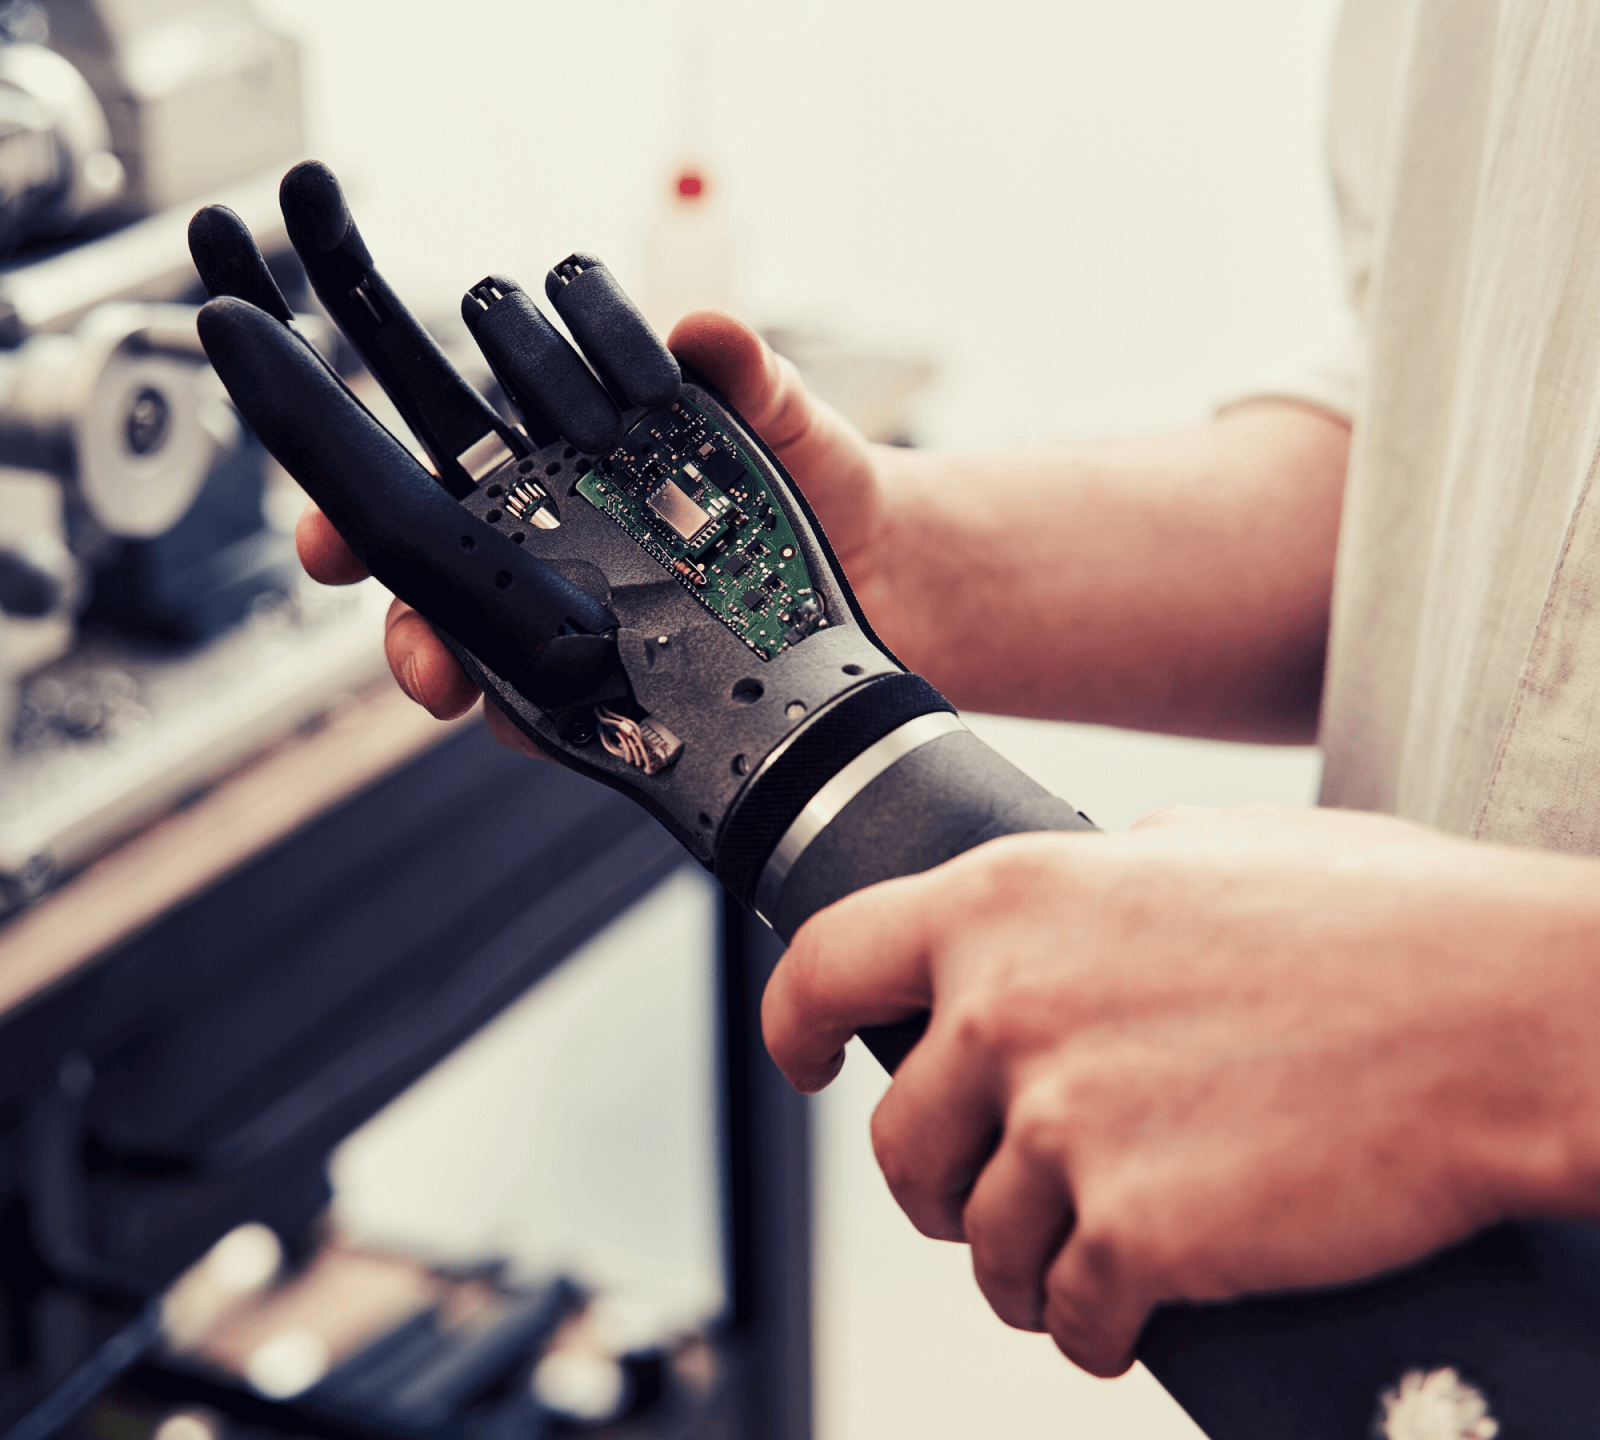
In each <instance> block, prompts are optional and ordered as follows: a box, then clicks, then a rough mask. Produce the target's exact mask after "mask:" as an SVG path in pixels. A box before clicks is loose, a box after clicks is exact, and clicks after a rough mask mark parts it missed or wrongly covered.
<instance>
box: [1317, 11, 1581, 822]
mask: <svg viewBox="0 0 1600 1440" xmlns="http://www.w3.org/2000/svg"><path fill="white" fill-rule="evenodd" d="M1329 148H1330V156H1331V163H1332V168H1333V175H1334V184H1335V189H1336V192H1337V196H1338V201H1339V208H1340V217H1341V224H1342V229H1343V240H1344V251H1345V259H1346V267H1347V274H1348V279H1349V289H1350V295H1351V299H1352V303H1353V305H1354V308H1355V311H1356V314H1357V318H1358V339H1357V341H1356V343H1355V345H1354V347H1353V356H1354V359H1353V363H1352V364H1351V365H1349V366H1348V367H1347V368H1344V369H1341V367H1340V366H1339V365H1338V364H1334V365H1332V366H1330V367H1327V371H1326V373H1324V374H1323V375H1321V376H1320V377H1319V378H1318V379H1317V381H1316V383H1315V385H1314V386H1312V387H1308V389H1307V392H1306V393H1307V396H1308V398H1312V399H1316V400H1318V401H1319V403H1324V404H1328V405H1330V406H1333V407H1335V408H1338V407H1339V406H1340V403H1341V399H1340V394H1339V391H1340V387H1341V385H1343V386H1344V389H1345V394H1344V396H1343V400H1344V402H1345V403H1347V404H1348V405H1349V407H1350V411H1351V413H1352V415H1353V418H1354V422H1355V424H1354V433H1353V448H1352V456H1351V467H1350V476H1349V481H1348V485H1347V490H1346V498H1345V509H1344V521H1343V526H1342V529H1341V534H1340V542H1339V560H1338V571H1337V581H1336V585H1335V593H1334V607H1333V628H1332V633H1331V637H1330V650H1329V658H1328V674H1327V685H1326V689H1325V692H1324V698H1323V717H1322V744H1323V747H1324V750H1325V752H1326V755H1327V765H1326V771H1325V779H1324V784H1323V797H1322V798H1323V801H1324V803H1325V804H1330V805H1343V806H1352V807H1358V808H1362V809H1374V810H1387V811H1392V812H1395V813H1398V814H1401V815H1406V816H1410V817H1412V818H1414V819H1418V820H1422V821H1424V822H1426V823H1429V824H1432V825H1436V826H1439V827H1441V828H1443V829H1446V830H1451V831H1455V832H1458V833H1462V834H1469V835H1477V836H1481V837H1484V838H1489V839H1497V840H1506V841H1512V842H1520V843H1528V844H1535V845H1541V846H1547V847H1552V848H1558V849H1564V850H1577V851H1585V852H1600V493H1597V491H1596V487H1595V485H1594V471H1595V466H1596V457H1597V453H1600V4H1595V3H1593V0H1545V3H1535V0H1347V5H1346V9H1345V13H1344V16H1343V19H1342V21H1341V25H1340V31H1339V36H1338V41H1337V45H1336V51H1335V58H1334V69H1333V91H1332V113H1331V119H1330V130H1329Z"/></svg>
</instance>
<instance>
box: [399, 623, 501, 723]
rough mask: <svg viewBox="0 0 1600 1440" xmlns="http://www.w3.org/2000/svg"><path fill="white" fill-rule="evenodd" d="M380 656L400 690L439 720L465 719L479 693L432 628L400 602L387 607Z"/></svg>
mask: <svg viewBox="0 0 1600 1440" xmlns="http://www.w3.org/2000/svg"><path fill="white" fill-rule="evenodd" d="M383 652H384V654H385V656H387V658H388V661H389V669H390V671H391V672H392V673H393V675H394V678H395V681H396V683H397V684H398V685H399V686H400V688H401V689H402V690H404V691H405V692H406V694H407V695H409V696H410V697H411V698H412V699H413V700H415V701H416V702H417V704H419V705H420V706H422V708H423V709H424V710H426V711H427V712H428V713H429V714H430V715H433V716H435V717H436V718H438V719H440V720H454V719H455V718H456V716H458V715H465V714H466V713H467V711H468V710H470V709H471V708H472V707H473V705H474V703H476V701H477V699H478V696H479V695H480V694H481V693H482V692H481V691H480V690H479V689H478V687H477V686H476V685H474V684H473V683H472V681H471V680H470V679H469V678H468V677H467V672H466V671H465V670H463V669H462V668H461V666H460V665H458V664H457V663H456V657H455V656H454V655H452V654H451V653H450V652H449V651H448V650H447V649H446V648H445V646H444V642H443V641H441V640H440V639H439V637H438V636H437V635H436V634H434V631H433V627H432V626H431V625H429V624H428V622H427V621H426V620H424V619H423V618H422V616H420V615H419V614H417V612H416V611H415V610H413V609H412V608H411V607H410V606H409V605H407V604H405V603H404V602H403V601H400V600H396V601H394V603H393V604H391V605H390V606H389V614H388V617H387V618H386V619H385V621H384V632H383Z"/></svg>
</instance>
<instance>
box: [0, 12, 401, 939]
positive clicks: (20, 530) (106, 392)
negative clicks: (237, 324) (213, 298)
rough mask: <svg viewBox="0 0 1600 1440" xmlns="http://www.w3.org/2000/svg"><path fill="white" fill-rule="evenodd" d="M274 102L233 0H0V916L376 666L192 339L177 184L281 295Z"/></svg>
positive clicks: (265, 59) (291, 94) (281, 70)
mask: <svg viewBox="0 0 1600 1440" xmlns="http://www.w3.org/2000/svg"><path fill="white" fill-rule="evenodd" d="M301 110H302V106H301V96H300V70H299V55H298V51H297V48H296V46H295V44H294V43H293V42H292V41H290V40H289V39H287V38H285V37H283V36H281V35H278V34H276V33H275V32H273V31H272V30H270V29H269V28H268V27H267V26H266V25H265V24H264V23H263V22H262V21H261V19H260V18H259V16H257V15H256V14H255V12H254V11H253V10H252V8H251V7H250V5H249V3H248V0H181V3H178V0H0V913H3V912H4V911H6V910H9V909H14V908H16V907H17V906H18V905H20V904H24V903H26V902H27V901H28V900H30V899H31V898H33V897H34V896H35V895H36V894H38V893H39V892H40V890H41V888H42V887H43V886H44V885H46V884H47V883H49V881H50V880H51V878H52V877H59V876H60V875H62V874H64V873H68V872H70V871H71V870H72V869H73V868H75V867H76V866H78V865H80V864H81V863H82V862H83V861H84V860H86V859H87V858H89V857H90V856H92V855H93V854H95V853H96V852H97V851H98V850H99V849H101V848H103V846H104V845H105V844H106V843H108V842H109V840H111V839H113V838H115V837H116V836H117V835H119V834H123V833H126V831H127V829H128V827H129V826H130V825H132V824H136V823H139V822H140V821H141V820H142V819H146V820H147V819H148V818H150V817H151V816H152V815H154V814H157V813H159V811H160V809H161V808H162V806H163V805H166V804H169V803H170V802H171V801H172V799H173V798H174V797H177V796H181V795H182V794H184V793H187V792H189V791H191V790H193V788H194V787H195V786H196V785H197V784H201V783H204V781H205V780H206V779H207V778H208V777H209V776H212V775H215V774H216V773H219V771H220V770H222V769H225V768H226V767H227V766H228V765H230V764H232V763H236V761H237V759H238V758H239V757H240V756H241V755H243V754H245V753H247V752H248V751H249V750H251V749H252V748H255V747H258V746H259V745H260V744H261V743H263V741H264V740H265V739H268V738H270V737H271V736H272V735H273V734H274V733H277V732H280V731H281V730H282V729H283V728H284V727H285V726H286V725H292V724H294V723H296V721H297V720H298V719H299V718H302V717H303V716H305V715H307V714H310V713H313V712H314V711H315V710H317V709H318V708H319V707H322V706H324V705H325V704H326V703H327V701H328V699H329V696H330V694H331V693H333V692H335V691H337V690H338V689H339V688H341V687H344V688H348V687H349V686H350V685H351V684H352V683H357V684H358V683H360V681H361V680H362V679H364V678H366V676H367V675H368V674H370V673H372V672H373V671H374V669H375V666H376V662H375V659H374V655H373V649H374V647H373V645H372V643H371V631H370V628H369V627H367V626H365V625H363V624H361V623H360V622H361V619H362V618H363V616H364V615H365V612H366V610H367V609H370V607H371V605H372V604H375V603H377V601H376V598H375V597H368V596H364V595H363V596H355V597H352V596H341V597H334V596H312V595H309V594H306V593H302V591H301V590H300V588H299V581H298V578H297V570H296V566H295V564H294V560H293V547H292V543H291V540H290V537H289V534H288V533H287V525H286V523H285V520H284V515H285V509H284V507H283V506H282V505H279V506H278V507H277V509H276V510H275V509H274V504H273V501H274V496H275V491H274V474H273V471H272V469H271V467H270V466H269V463H268V462H267V460H266V457H265V455H264V452H263V451H262V450H261V448H260V447H259V446H258V445H257V444H256V442H255V441H254V440H253V438H252V437H250V436H249V435H248V434H247V433H245V432H244V431H243V430H242V428H241V427H240V425H239V424H238V422H237V419H236V418H235V417H234V415H233V412H232V411H231V409H230V408H229V406H228V405H227V403H226V399H225V397H224V396H223V394H222V391H221V389H220V387H219V386H218V384H217V382H216V380H215V377H214V376H213V375H212V373H211V370H210V368H209V366H207V364H206V363H205V358H204V356H203V355H202V354H201V353H200V350H199V347H198V344H197V342H196V338H195V332H194V307H195V304H196V302H198V301H199V300H201V299H203V298H204V297H203V295H202V294H200V293H199V292H198V282H197V280H196V278H195V275H194V272H193V269H192V267H191V265H190V263H189V258H188V252H187V246H186V244H185V238H184V237H185V230H186V226H187V223H188V219H189V215H190V214H191V213H192V211H193V209H194V208H195V205H196V204H197V203H200V202H202V201H209V200H220V201H222V202H224V203H227V204H230V205H231V206H232V207H233V208H234V209H235V210H237V211H238V212H239V213H240V214H241V215H243V216H245V217H246V218H247V219H248V221H249V222H250V224H251V225H252V226H253V227H256V228H257V233H258V234H262V235H264V237H265V240H266V244H267V246H268V247H269V250H272V251H273V254H272V261H273V264H274V266H275V267H277V266H281V269H282V275H281V279H282V282H283V284H284V285H285V287H286V290H287V293H289V294H290V295H291V296H297V295H298V294H300V293H302V292H303V289H304V286H303V283H299V282H300V277H299V275H298V270H297V267H296V265H295V262H294V260H293V255H292V251H290V249H289V247H288V245H287V241H286V237H284V236H283V233H282V222H281V219H280V218H279V217H278V214H277V206H276V190H277V180H278V176H279V175H280V174H281V173H282V171H283V169H284V167H285V165H286V164H287V163H288V162H290V161H292V160H294V159H295V158H296V157H297V156H298V155H299V153H300V151H301V147H302V143H303V142H302V123H301ZM274 247H275V248H274Z"/></svg>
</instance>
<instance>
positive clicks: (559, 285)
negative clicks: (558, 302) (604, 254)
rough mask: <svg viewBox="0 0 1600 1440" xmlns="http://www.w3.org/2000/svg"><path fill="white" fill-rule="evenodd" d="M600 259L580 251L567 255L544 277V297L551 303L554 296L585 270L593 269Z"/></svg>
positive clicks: (553, 301) (553, 300)
mask: <svg viewBox="0 0 1600 1440" xmlns="http://www.w3.org/2000/svg"><path fill="white" fill-rule="evenodd" d="M599 263H600V261H599V260H598V259H596V258H595V256H593V255H585V254H583V253H582V252H581V251H579V252H577V253H575V254H572V255H569V256H567V258H566V259H565V260H563V261H562V262H561V263H560V264H559V265H557V266H556V267H555V269H553V270H552V271H551V272H550V273H549V274H548V275H546V276H545V277H544V293H545V298H546V299H547V300H549V301H550V303H551V304H552V305H553V304H555V299H556V296H557V295H559V294H560V293H561V292H562V291H563V290H565V289H566V288H567V286H569V285H570V284H572V282H573V281H574V280H576V279H577V278H578V276H580V275H582V274H583V272H584V271H585V270H593V269H594V268H595V266H596V265H598V264H599Z"/></svg>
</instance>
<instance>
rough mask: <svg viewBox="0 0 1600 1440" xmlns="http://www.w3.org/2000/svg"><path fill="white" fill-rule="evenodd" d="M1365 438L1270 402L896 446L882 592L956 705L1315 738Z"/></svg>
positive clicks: (877, 577) (882, 620)
mask: <svg viewBox="0 0 1600 1440" xmlns="http://www.w3.org/2000/svg"><path fill="white" fill-rule="evenodd" d="M1348 450H1349V431H1348V429H1347V427H1346V426H1345V425H1343V424H1342V423H1341V422H1339V421H1337V420H1335V419H1333V418H1332V417H1330V416H1328V415H1326V414H1324V413H1323V412H1321V411H1317V410H1311V409H1307V408H1304V407H1301V406H1298V405H1293V404H1288V403H1262V404H1254V405H1249V406H1245V407H1241V408H1239V409H1236V410H1233V411H1231V412H1229V413H1227V414H1225V415H1223V416H1221V417H1220V418H1219V419H1217V420H1216V421H1214V422H1213V423H1211V424H1210V425H1208V426H1205V427H1204V428H1202V429H1198V430H1192V431H1187V432H1185V433H1182V434H1176V435H1170V436H1164V437H1160V438H1156V439H1148V440H1133V441H1121V442H1116V443H1110V444H1104V445H1096V446H1080V447H1075V448H1065V447H1063V448H1061V449H1057V450H1049V451H1035V452H1031V453H1019V454H1013V455H988V456H975V457H970V458H967V457H960V456H945V455H931V454H930V455H923V454H917V453H915V452H904V451H886V452H878V453H877V455H876V460H877V466H878V470H879V474H880V475H881V476H882V484H883V488H884V493H885V497H886V505H885V508H884V514H883V518H882V520H881V522H880V525H879V528H878V530H877V533H876V535H875V537H874V539H873V541H872V544H871V549H870V559H869V560H868V557H867V556H862V557H861V559H862V560H867V562H868V563H865V564H861V563H860V562H859V561H858V568H860V569H861V570H863V571H864V573H863V574H862V576H861V578H860V580H859V581H858V584H859V585H860V589H861V594H862V599H863V603H864V604H865V606H866V608H867V612H868V614H869V615H870V616H871V617H872V618H873V621H874V624H876V625H878V626H879V627H880V629H881V631H882V633H883V635H884V637H885V639H887V640H888V641H889V643H890V645H891V646H892V647H897V648H898V651H899V653H900V654H901V656H902V658H903V659H905V660H906V661H907V663H909V664H910V665H911V666H912V668H913V669H917V670H920V671H922V672H923V673H924V674H926V675H928V676H929V677H930V678H931V679H933V680H934V682H935V683H936V684H937V685H939V686H940V687H941V688H942V689H943V690H944V691H945V692H946V693H947V694H949V695H950V697H951V698H952V699H953V700H955V701H956V702H957V703H958V704H962V705H966V706H969V707H972V708H977V709H983V710H992V711H999V712H1002V713H1005V714H1013V715H1033V716H1042V717H1047V718H1056V719H1074V720H1090V721H1098V722H1103V723H1106V724H1112V725H1123V726H1130V727H1133V728H1137V729H1148V730H1166V731H1173V732H1177V733H1181V734H1191V735H1208V736H1216V737H1220V738H1227V739H1247V740H1267V741H1309V740H1311V739H1313V738H1314V735H1315V728H1316V717H1317V706H1318V700H1319V696H1320V693H1321V685H1322V661H1323V652H1324V647H1325V643H1326V638H1327V629H1328V602H1329V595H1330V592H1331V589H1332V580H1333V554H1334V545H1335V541H1336V539H1337V535H1338V525H1339V504H1340V499H1341V496H1342V494H1343V488H1344V470H1345V461H1346V457H1347V454H1348Z"/></svg>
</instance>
